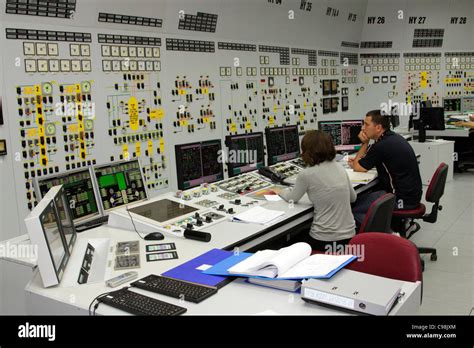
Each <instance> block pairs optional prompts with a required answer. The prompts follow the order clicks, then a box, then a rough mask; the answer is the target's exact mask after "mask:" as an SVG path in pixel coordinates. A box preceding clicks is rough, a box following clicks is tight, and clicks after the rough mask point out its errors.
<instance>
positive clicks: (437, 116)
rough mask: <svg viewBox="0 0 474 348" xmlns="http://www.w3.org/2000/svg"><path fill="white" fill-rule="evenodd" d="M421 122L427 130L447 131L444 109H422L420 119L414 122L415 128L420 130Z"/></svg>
mask: <svg viewBox="0 0 474 348" xmlns="http://www.w3.org/2000/svg"><path fill="white" fill-rule="evenodd" d="M420 121H422V122H423V125H424V129H425V130H445V120H444V108H443V107H434V108H420V117H419V119H418V120H416V119H414V120H413V126H414V128H415V129H416V130H420Z"/></svg>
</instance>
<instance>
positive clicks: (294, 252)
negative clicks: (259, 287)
mask: <svg viewBox="0 0 474 348" xmlns="http://www.w3.org/2000/svg"><path fill="white" fill-rule="evenodd" d="M311 251H312V250H311V246H310V245H309V244H308V243H295V244H293V245H290V246H289V247H286V248H281V249H280V250H279V252H278V253H277V254H275V255H274V256H273V257H272V258H271V259H270V260H268V262H266V264H273V265H275V266H276V268H277V269H278V274H277V275H276V276H277V277H280V276H281V274H282V273H285V272H286V271H288V270H289V269H290V268H292V267H293V266H294V265H296V264H297V263H299V262H301V261H302V260H304V259H306V258H307V257H308V256H309V255H311Z"/></svg>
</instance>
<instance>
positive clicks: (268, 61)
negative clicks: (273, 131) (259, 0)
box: [258, 45, 318, 134]
mask: <svg viewBox="0 0 474 348" xmlns="http://www.w3.org/2000/svg"><path fill="white" fill-rule="evenodd" d="M258 49H259V62H260V83H259V85H260V86H259V87H260V100H261V107H262V117H261V119H262V122H263V126H264V128H267V127H270V128H271V127H278V126H283V125H294V124H296V125H298V126H299V130H300V133H301V134H303V133H304V132H305V131H306V130H308V129H315V128H316V119H317V103H318V100H317V96H318V91H317V68H316V66H317V51H316V50H309V49H302V48H291V49H290V48H288V47H279V46H269V45H259V47H258Z"/></svg>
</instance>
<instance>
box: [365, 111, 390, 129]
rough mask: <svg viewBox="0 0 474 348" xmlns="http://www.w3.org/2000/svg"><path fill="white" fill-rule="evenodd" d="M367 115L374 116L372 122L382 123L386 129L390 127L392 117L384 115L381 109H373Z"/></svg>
mask: <svg viewBox="0 0 474 348" xmlns="http://www.w3.org/2000/svg"><path fill="white" fill-rule="evenodd" d="M366 116H370V117H371V118H372V122H373V123H375V124H380V125H381V126H382V128H383V129H384V130H389V129H390V117H389V116H383V115H382V114H381V112H380V110H371V111H369V112H368V113H367V115H366Z"/></svg>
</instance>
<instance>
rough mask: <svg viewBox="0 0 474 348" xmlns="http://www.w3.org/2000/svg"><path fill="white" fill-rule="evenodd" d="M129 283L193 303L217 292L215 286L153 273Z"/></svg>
mask: <svg viewBox="0 0 474 348" xmlns="http://www.w3.org/2000/svg"><path fill="white" fill-rule="evenodd" d="M130 285H131V286H136V287H137V288H140V289H144V290H149V291H152V292H156V293H157V294H162V295H166V296H170V297H175V298H182V299H183V300H185V301H189V302H194V303H199V302H201V301H202V300H205V299H206V298H208V297H209V296H212V295H214V294H215V293H217V288H213V287H210V286H205V285H199V284H193V283H189V282H185V281H182V280H178V279H173V278H167V277H161V276H157V275H154V274H150V275H149V276H147V277H145V278H142V279H139V280H137V281H135V282H133V283H132V284H130Z"/></svg>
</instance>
